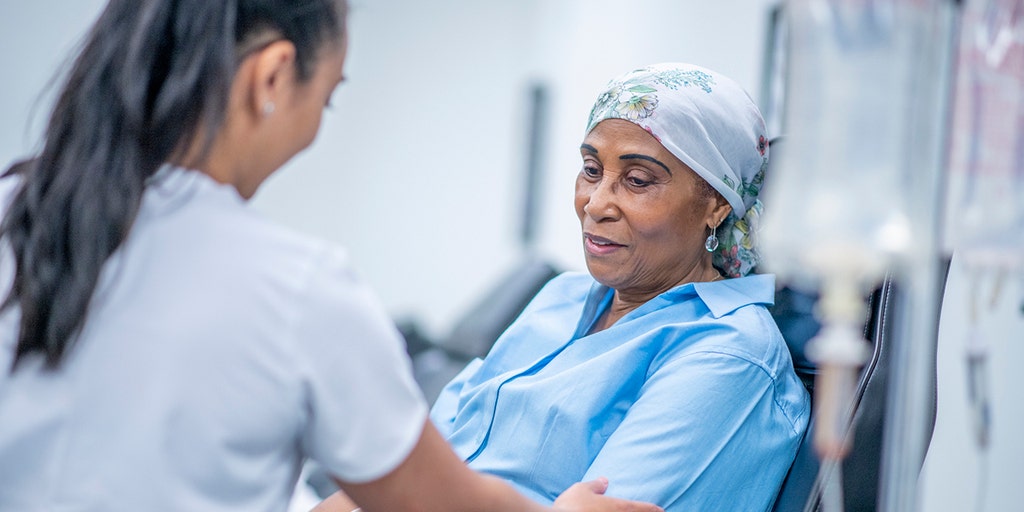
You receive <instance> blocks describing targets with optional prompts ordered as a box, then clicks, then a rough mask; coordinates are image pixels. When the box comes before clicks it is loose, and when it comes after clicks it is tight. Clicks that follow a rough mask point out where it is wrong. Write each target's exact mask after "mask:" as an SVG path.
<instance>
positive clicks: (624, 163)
mask: <svg viewBox="0 0 1024 512" xmlns="http://www.w3.org/2000/svg"><path fill="white" fill-rule="evenodd" d="M580 153H581V154H582V157H583V168H582V170H580V174H579V176H578V177H577V178H576V201H575V203H576V214H577V215H578V216H579V219H580V225H581V227H582V228H583V249H584V254H585V256H586V261H587V268H588V269H589V270H590V273H591V275H593V276H594V279H596V280H597V281H598V282H600V283H601V284H604V285H606V286H609V287H611V288H613V289H615V290H617V291H619V292H635V293H644V294H657V293H661V292H662V291H665V290H667V289H669V288H671V287H673V286H675V285H677V284H680V283H681V282H683V281H685V280H687V279H688V278H691V279H692V278H693V276H694V272H696V271H700V270H703V269H704V268H706V267H705V265H709V264H710V256H709V253H708V252H707V251H705V250H704V240H705V239H706V238H707V236H708V233H709V231H708V228H707V226H708V225H714V224H715V220H716V218H717V217H715V216H714V212H715V206H716V204H717V202H716V201H715V200H714V199H712V198H710V197H705V196H702V195H701V193H700V191H699V188H698V183H699V182H698V181H697V180H700V179H702V178H700V177H699V176H697V174H695V173H694V172H693V171H692V170H690V168H689V167H687V166H686V164H684V163H683V162H682V161H680V160H679V159H678V158H676V157H675V155H673V154H672V153H670V152H669V151H668V150H667V149H665V148H664V147H663V146H662V145H661V143H660V142H658V141H657V139H655V138H654V136H653V135H651V134H650V133H648V132H647V131H645V130H644V129H643V128H640V127H639V126H637V125H635V124H633V123H631V122H629V121H624V120H621V119H609V120H605V121H602V122H601V123H599V124H598V125H597V126H596V127H594V129H593V130H592V131H591V132H590V134H588V135H587V137H586V139H584V141H583V144H582V146H581V147H580ZM721 211H722V210H721V209H719V210H718V216H723V215H722V214H721Z"/></svg>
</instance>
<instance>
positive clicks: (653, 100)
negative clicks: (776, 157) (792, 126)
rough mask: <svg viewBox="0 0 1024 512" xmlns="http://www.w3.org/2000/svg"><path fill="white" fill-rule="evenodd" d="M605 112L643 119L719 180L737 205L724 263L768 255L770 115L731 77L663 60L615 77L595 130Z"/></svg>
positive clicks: (751, 262) (718, 262)
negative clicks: (762, 243)
mask: <svg viewBox="0 0 1024 512" xmlns="http://www.w3.org/2000/svg"><path fill="white" fill-rule="evenodd" d="M605 119H625V120H627V121H630V122H632V123H635V124H637V125H639V126H640V127H641V128H643V129H644V130H647V132H649V133H650V134H651V135H653V136H654V138H655V139H657V140H658V142H661V144H662V145H663V146H665V149H667V150H669V151H670V152H671V153H672V154H673V155H675V156H676V157H677V158H679V159H680V160H682V161H683V163H685V164H686V165H687V166H689V167H690V168H691V169H693V171H694V172H696V173H697V174H698V175H699V176H700V177H701V178H704V180H705V181H707V182H708V183H710V184H711V186H712V187H714V189H715V190H717V191H718V193H720V194H722V196H723V197H725V199H726V201H728V202H729V205H730V206H732V213H730V214H729V216H728V217H726V219H725V220H724V221H723V222H722V223H721V224H720V225H719V226H718V229H717V234H718V239H719V245H718V248H717V249H716V250H715V253H714V254H713V260H714V264H715V266H716V267H718V268H719V269H720V270H721V271H723V272H724V273H725V274H726V275H728V276H729V277H740V276H744V275H746V274H748V273H749V272H750V271H751V270H753V268H754V267H755V266H757V264H758V262H759V260H760V256H759V255H758V253H757V250H756V248H755V245H756V240H755V231H756V229H757V225H758V219H759V217H760V215H761V212H762V210H763V206H762V205H761V202H760V201H758V199H757V195H758V193H759V192H760V191H761V184H762V183H763V182H764V172H765V169H766V168H767V167H768V138H767V135H766V131H765V126H764V120H763V119H762V118H761V113H760V111H758V109H757V106H756V105H754V102H753V100H751V99H750V96H749V95H748V94H747V93H746V92H745V91H744V90H743V89H742V88H741V87H740V86H739V85H737V84H736V83H735V82H733V81H732V80H731V79H729V78H727V77H725V76H722V75H720V74H718V73H716V72H714V71H711V70H708V69H704V68H701V67H698V66H694V65H691V64H680V63H667V64H655V65H653V66H648V67H645V68H641V69H637V70H635V71H632V72H629V73H626V74H625V75H623V76H621V77H619V78H616V79H614V80H612V81H611V82H610V83H609V84H608V88H607V90H606V91H605V92H604V93H602V94H601V96H600V97H599V98H598V99H597V102H596V103H595V104H594V108H593V109H592V110H591V111H590V120H589V121H588V122H587V131H586V133H588V134H589V133H590V131H591V130H593V129H594V127H595V126H597V124H598V123H600V122H601V121H604V120H605Z"/></svg>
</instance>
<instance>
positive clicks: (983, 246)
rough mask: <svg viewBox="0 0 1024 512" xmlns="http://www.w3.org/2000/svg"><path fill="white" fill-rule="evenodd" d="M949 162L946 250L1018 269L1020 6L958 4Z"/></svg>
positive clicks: (1022, 185) (1022, 171)
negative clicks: (959, 21) (959, 19)
mask: <svg viewBox="0 0 1024 512" xmlns="http://www.w3.org/2000/svg"><path fill="white" fill-rule="evenodd" d="M962 27H963V28H962V33H961V39H960V41H961V43H960V54H959V69H958V73H957V82H956V93H955V98H954V105H955V107H954V114H953V121H952V129H953V134H952V139H951V143H952V144H951V149H950V157H949V167H950V169H949V193H948V197H947V201H946V203H947V215H946V226H947V230H946V238H945V240H946V250H947V251H953V250H955V251H957V253H958V254H960V255H961V256H962V257H963V258H964V260H965V261H967V262H968V264H970V265H982V266H989V267H998V268H1007V269H1009V268H1016V269H1018V270H1020V269H1022V267H1024V6H1022V3H1021V2H1020V0H982V1H973V2H967V5H966V6H965V7H964V14H963V22H962Z"/></svg>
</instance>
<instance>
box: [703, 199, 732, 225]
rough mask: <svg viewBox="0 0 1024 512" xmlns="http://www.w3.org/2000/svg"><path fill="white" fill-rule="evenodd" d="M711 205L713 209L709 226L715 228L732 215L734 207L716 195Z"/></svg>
mask: <svg viewBox="0 0 1024 512" xmlns="http://www.w3.org/2000/svg"><path fill="white" fill-rule="evenodd" d="M711 204H712V208H711V212H710V217H709V219H708V221H709V222H708V226H709V227H712V228H715V227H718V226H719V225H720V224H721V223H722V222H723V221H725V218H726V217H728V216H729V214H730V213H732V206H730V205H729V201H726V200H725V198H724V197H722V195H721V194H715V197H714V198H713V199H712V200H711Z"/></svg>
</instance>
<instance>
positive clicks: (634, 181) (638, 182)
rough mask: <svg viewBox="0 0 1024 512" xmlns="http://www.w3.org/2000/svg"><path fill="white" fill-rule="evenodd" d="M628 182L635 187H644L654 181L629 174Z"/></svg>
mask: <svg viewBox="0 0 1024 512" xmlns="http://www.w3.org/2000/svg"><path fill="white" fill-rule="evenodd" d="M626 183H629V184H630V186H633V187H638V188H643V187H646V186H648V185H650V184H651V183H653V182H651V181H649V180H645V179H643V178H639V177H637V176H629V177H628V178H626Z"/></svg>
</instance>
